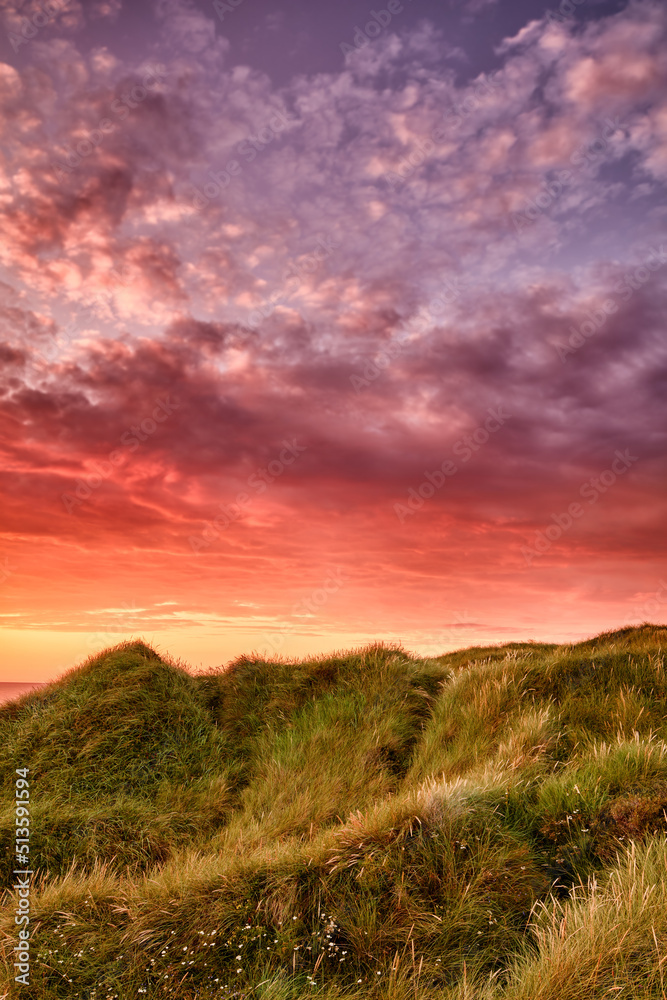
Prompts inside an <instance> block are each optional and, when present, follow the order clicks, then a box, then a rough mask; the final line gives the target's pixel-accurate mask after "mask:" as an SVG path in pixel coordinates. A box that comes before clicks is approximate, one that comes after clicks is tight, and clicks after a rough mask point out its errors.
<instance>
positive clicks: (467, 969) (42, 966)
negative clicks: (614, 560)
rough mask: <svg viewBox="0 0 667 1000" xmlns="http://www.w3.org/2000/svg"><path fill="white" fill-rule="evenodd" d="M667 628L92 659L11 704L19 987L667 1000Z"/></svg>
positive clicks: (8, 843)
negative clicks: (24, 899) (216, 660)
mask: <svg viewBox="0 0 667 1000" xmlns="http://www.w3.org/2000/svg"><path fill="white" fill-rule="evenodd" d="M666 640H667V628H665V627H661V626H653V625H645V626H642V627H640V628H631V629H623V630H620V631H618V632H614V633H608V634H605V635H601V636H598V637H597V638H595V639H592V640H589V641H587V642H583V643H578V644H576V645H572V646H553V645H542V644H535V643H527V644H517V643H512V644H508V645H506V646H500V647H492V648H486V649H468V650H462V651H458V652H456V653H451V654H447V655H445V656H442V657H439V658H437V659H428V660H420V659H415V658H413V657H411V656H410V654H408V653H407V652H406V651H405V650H403V649H400V648H397V647H388V646H372V647H369V648H367V649H364V650H360V651H356V652H352V653H345V654H341V655H339V656H332V657H322V658H320V659H316V660H309V661H303V662H299V663H282V662H264V661H261V660H253V659H250V658H241V659H239V660H238V661H236V662H235V663H234V664H232V665H231V666H230V667H229V668H228V669H227V670H225V671H219V672H211V673H209V674H207V675H200V676H193V675H191V674H189V673H188V672H187V671H186V670H185V669H183V668H182V667H181V666H179V665H177V664H174V663H171V662H169V661H167V660H165V659H164V658H161V657H160V656H158V655H157V654H156V653H155V652H154V651H153V650H152V649H150V648H149V647H148V646H146V645H144V644H143V643H140V642H135V643H127V644H121V645H120V646H118V647H115V648H114V649H110V650H107V651H105V652H104V653H102V654H101V655H99V656H97V657H94V658H91V659H90V660H89V661H88V662H87V663H85V664H84V665H83V666H81V667H78V668H75V669H74V670H72V671H70V672H69V673H68V674H66V675H64V676H63V677H62V678H61V679H60V680H58V681H57V682H55V683H54V684H50V685H48V686H47V687H45V688H43V689H42V690H40V691H38V692H32V693H30V694H29V695H26V696H24V697H23V698H21V699H19V700H17V701H15V702H11V703H8V704H6V705H4V706H1V707H0V780H2V783H3V791H4V796H3V803H5V804H6V805H5V807H4V809H3V810H2V812H1V813H0V836H1V837H2V839H3V842H4V846H5V848H6V849H5V851H3V855H2V858H3V861H2V863H3V866H4V868H3V884H4V885H5V886H9V885H10V884H11V879H12V875H11V871H12V869H13V867H14V863H15V862H14V857H13V838H14V829H15V826H14V811H13V789H14V780H15V769H16V768H17V767H29V768H30V779H31V822H32V837H31V852H32V853H31V859H32V863H33V866H34V867H35V868H36V869H38V871H39V874H38V877H37V882H36V883H35V886H34V887H33V893H32V899H31V914H32V918H31V920H32V922H31V928H32V929H33V932H34V939H33V967H32V974H31V985H30V986H28V987H26V986H16V985H15V984H14V983H12V977H13V970H12V966H11V963H12V962H13V961H14V959H13V952H12V950H11V949H12V948H13V947H14V946H15V944H16V928H15V925H14V916H13V915H14V910H15V906H16V897H15V894H14V893H12V892H10V891H9V890H6V891H5V894H4V898H3V911H2V916H1V918H0V919H1V920H2V931H3V934H2V938H3V948H4V952H3V959H4V972H2V970H1V969H0V976H2V977H4V978H2V979H0V986H1V987H2V988H3V989H2V991H1V992H5V991H7V990H9V991H10V992H9V995H12V996H13V995H17V996H18V995H20V996H22V997H24V998H33V997H34V998H44V1000H45V998H55V997H67V998H71V997H82V998H83V997H86V998H89V1000H93V998H95V1000H98V998H103V997H109V998H111V997H117V998H122V1000H124V998H126V997H127V998H129V997H132V998H135V997H137V996H140V997H149V998H150V997H155V998H157V997H177V998H184V1000H185V998H194V997H201V998H212V997H232V996H234V997H247V998H250V997H258V998H259V997H264V998H276V1000H278V998H281V1000H288V998H290V1000H292V998H293V1000H296V998H297V997H302V996H304V995H308V996H319V997H329V998H334V997H344V996H345V997H347V996H349V997H358V998H361V997H369V996H373V997H387V998H389V997H391V998H396V1000H398V998H406V1000H407V998H408V997H413V998H417V1000H420V998H423V1000H426V998H435V997H438V998H445V1000H472V998H476V1000H501V998H503V1000H505V998H506V1000H584V998H598V997H600V998H602V997H614V996H620V997H625V998H627V997H633V998H637V1000H639V998H642V1000H653V998H655V1000H658V998H661V1000H666V998H667V992H666V990H667V983H666V982H665V979H666V977H667V841H666V839H665V834H666V833H667V678H666V676H665V668H664V655H663V650H664V648H665V644H666Z"/></svg>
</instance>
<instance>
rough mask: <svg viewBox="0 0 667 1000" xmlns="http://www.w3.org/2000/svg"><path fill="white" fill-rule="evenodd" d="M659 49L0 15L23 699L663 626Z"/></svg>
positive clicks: (73, 0) (362, 28) (183, 20)
mask: <svg viewBox="0 0 667 1000" xmlns="http://www.w3.org/2000/svg"><path fill="white" fill-rule="evenodd" d="M666 35H667V7H665V5H664V4H663V3H661V2H657V0H632V2H625V0H618V2H602V3H600V2H596V0H579V2H576V3H575V2H574V0H563V2H562V3H560V6H558V5H554V6H552V7H551V8H549V7H547V6H545V5H543V4H542V3H541V2H536V0H520V2H515V0H511V2H510V0H507V2H504V0H440V2H435V0H405V2H404V3H400V2H398V0H390V2H388V3H385V2H384V0H380V3H379V4H378V5H377V6H375V7H373V6H371V5H370V3H366V2H360V0H341V2H339V3H336V4H333V3H331V4H320V5H318V4H313V3H306V2H305V0H282V2H281V0H275V2H274V0H216V2H215V3H213V2H204V0H201V2H196V3H195V2H194V0H132V2H131V3H130V2H129V0H89V2H84V0H0V102H1V111H0V122H1V126H0V127H1V129H2V138H1V142H0V157H1V159H0V208H1V211H2V221H1V223H0V456H1V458H0V661H1V662H0V680H5V681H43V680H48V679H49V678H52V677H55V676H57V675H58V674H60V673H61V672H62V671H63V670H65V669H66V668H68V667H70V666H71V665H73V664H75V663H77V662H80V661H81V660H82V659H84V658H85V657H87V656H89V655H91V654H92V653H94V652H96V651H99V650H101V649H103V648H105V647H107V646H110V645H113V644H115V643H117V642H119V641H121V640H123V639H127V638H135V637H143V638H144V639H145V640H146V641H148V642H151V643H152V644H153V645H154V646H155V647H156V648H158V649H159V650H160V651H162V652H164V653H168V654H169V655H171V656H172V657H174V658H177V659H181V660H183V661H184V662H186V663H187V664H189V665H190V666H191V667H193V668H194V669H201V668H208V667H212V666H219V665H221V664H224V663H227V662H229V661H230V660H232V659H234V658H235V657H237V656H239V655H241V654H248V655H250V654H251V653H253V652H254V653H260V654H262V655H272V656H288V657H294V656H305V655H311V654H314V653H326V652H329V651H332V650H340V649H346V648H352V647H355V646H359V645H361V644H363V643H366V642H371V641H376V640H384V641H387V642H400V643H402V644H403V645H404V647H405V648H406V649H409V650H411V651H415V652H417V653H420V654H421V655H437V654H438V653H441V652H444V651H446V650H450V649H454V648H461V647H464V646H470V645H473V644H480V643H481V644H489V643H498V642H509V641H514V640H517V641H527V640H541V641H549V642H571V641H575V640H577V639H580V638H583V637H586V636H590V635H593V634H595V633H597V632H600V631H603V630H605V629H611V628H618V627H621V626H622V625H626V624H629V623H633V622H634V623H638V622H641V621H645V620H650V621H663V622H664V621H665V619H666V617H667V616H666V615H665V608H667V582H665V581H667V565H666V562H665V555H666V548H667V532H665V514H666V512H667V511H666V508H667V496H666V491H665V431H666V428H667V421H666V416H667V391H666V390H667V349H666V344H665V326H664V316H665V300H666V290H667V232H666V226H665V223H666V217H667V207H666V205H665V197H664V196H665V182H666V181H667V144H666V142H667V45H666V44H665V43H666Z"/></svg>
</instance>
